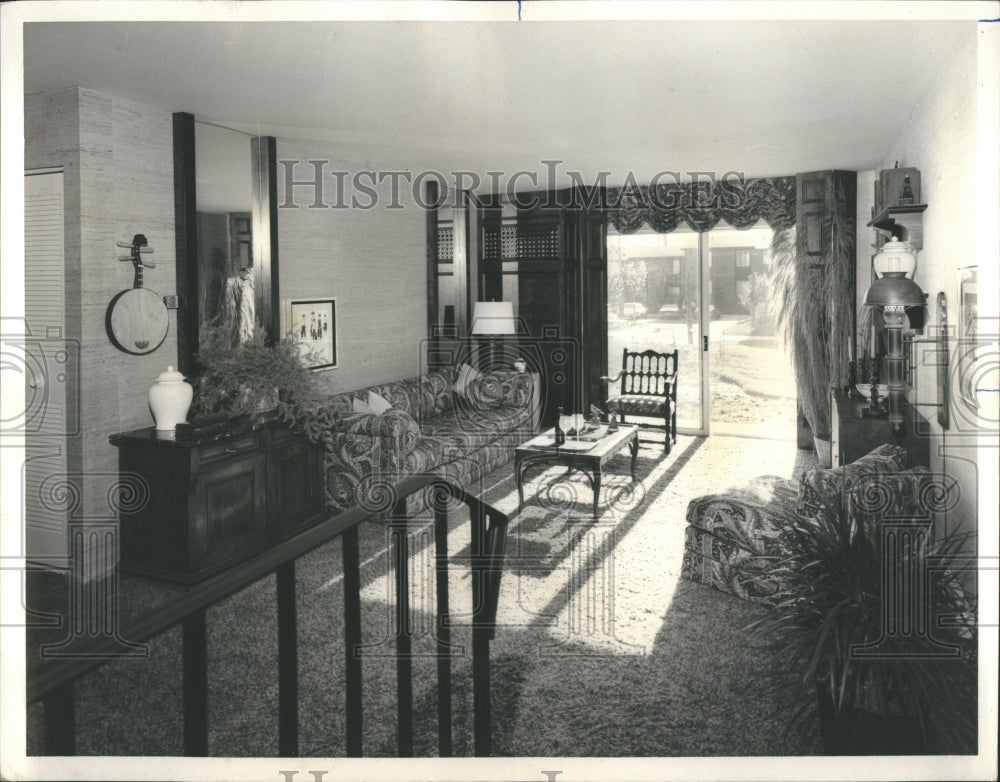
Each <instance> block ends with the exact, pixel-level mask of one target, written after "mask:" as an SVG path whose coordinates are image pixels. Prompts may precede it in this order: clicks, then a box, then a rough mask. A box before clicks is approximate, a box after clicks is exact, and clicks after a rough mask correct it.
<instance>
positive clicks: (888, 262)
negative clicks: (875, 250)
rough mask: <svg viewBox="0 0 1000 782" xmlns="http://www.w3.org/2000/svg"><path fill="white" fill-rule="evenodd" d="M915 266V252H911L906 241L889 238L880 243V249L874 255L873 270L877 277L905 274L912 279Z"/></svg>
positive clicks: (911, 249)
mask: <svg viewBox="0 0 1000 782" xmlns="http://www.w3.org/2000/svg"><path fill="white" fill-rule="evenodd" d="M916 268H917V254H916V253H915V252H913V248H912V247H910V245H909V243H908V242H903V241H900V240H899V239H895V238H894V239H891V240H890V241H888V242H886V243H885V244H883V245H882V250H881V251H880V252H879V254H878V255H876V256H875V272H876V274H878V276H879V277H882V276H884V275H886V274H888V275H889V276H890V277H900V276H906V277H909V278H910V279H911V280H912V279H913V272H914V271H915V270H916Z"/></svg>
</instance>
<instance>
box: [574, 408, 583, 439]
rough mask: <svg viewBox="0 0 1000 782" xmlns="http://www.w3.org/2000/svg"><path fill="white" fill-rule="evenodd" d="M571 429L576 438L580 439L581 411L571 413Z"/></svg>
mask: <svg viewBox="0 0 1000 782" xmlns="http://www.w3.org/2000/svg"><path fill="white" fill-rule="evenodd" d="M573 429H574V430H575V431H576V439H577V440H579V439H580V430H581V429H583V413H574V414H573Z"/></svg>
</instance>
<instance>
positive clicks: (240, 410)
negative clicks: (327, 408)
mask: <svg viewBox="0 0 1000 782" xmlns="http://www.w3.org/2000/svg"><path fill="white" fill-rule="evenodd" d="M198 362H199V364H200V365H201V374H200V376H199V377H198V379H197V380H196V381H195V394H194V402H193V404H192V413H193V414H194V416H195V417H216V416H217V417H226V418H232V419H242V420H244V421H246V422H248V423H249V424H250V425H252V426H257V425H260V424H262V423H264V422H266V421H268V420H282V421H285V422H286V423H290V424H302V423H303V419H305V418H306V417H308V416H309V415H310V413H311V412H314V411H316V410H318V409H319V408H321V406H322V403H323V400H324V398H325V397H326V396H327V392H326V391H325V390H324V388H323V386H322V384H321V382H320V380H319V379H318V378H317V376H316V375H315V374H314V373H313V372H312V371H311V370H309V369H308V368H307V367H306V366H305V364H304V363H303V360H302V357H301V354H300V350H299V345H298V343H297V342H296V341H295V340H294V339H292V338H291V337H285V338H284V339H281V340H278V341H275V342H273V343H272V342H270V341H269V340H268V337H267V334H266V332H265V331H264V330H263V329H260V328H257V329H256V330H255V331H254V332H253V335H252V336H251V337H250V339H248V340H246V341H244V342H237V343H235V344H234V342H233V339H232V336H231V334H230V333H229V331H228V330H227V329H224V328H212V327H209V328H205V329H203V330H202V334H201V344H200V348H199V351H198Z"/></svg>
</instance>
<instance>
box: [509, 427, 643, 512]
mask: <svg viewBox="0 0 1000 782" xmlns="http://www.w3.org/2000/svg"><path fill="white" fill-rule="evenodd" d="M590 437H591V439H587V436H584V437H583V438H581V439H580V440H576V439H573V438H569V437H567V438H566V443H565V445H563V446H561V447H556V445H555V430H553V429H549V430H548V431H547V432H543V433H542V434H540V435H538V437H535V438H533V439H531V440H529V441H528V442H526V443H524V444H522V445H519V446H517V448H515V449H514V481H515V483H516V484H517V512H518V513H520V512H521V509H522V508H523V507H524V476H525V473H527V471H528V469H529V468H531V467H533V466H534V465H536V464H561V465H564V466H566V467H567V468H569V469H571V470H579V471H580V472H582V473H583V474H584V475H585V476H586V478H587V480H588V481H589V482H590V486H591V488H592V489H593V490H594V517H595V518H596V517H597V505H598V501H599V500H600V496H601V471H602V470H603V468H604V465H605V464H607V462H608V460H609V459H610V458H611V457H612V456H614V455H615V454H616V453H618V452H619V451H621V450H622V448H624V447H625V446H626V445H627V446H628V447H629V451H630V452H631V454H632V467H631V473H632V480H633V481H634V480H635V458H636V456H637V455H638V453H639V427H638V426H635V425H629V426H620V427H619V428H618V431H616V432H608V431H607V428H606V427H602V428H601V429H599V430H597V431H596V432H594V433H593V435H590Z"/></svg>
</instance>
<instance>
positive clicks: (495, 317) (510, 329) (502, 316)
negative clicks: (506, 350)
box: [472, 301, 517, 367]
mask: <svg viewBox="0 0 1000 782" xmlns="http://www.w3.org/2000/svg"><path fill="white" fill-rule="evenodd" d="M516 334H517V320H515V318H514V305H513V303H511V302H509V301H477V302H474V303H473V305H472V336H474V337H477V338H479V339H482V340H484V341H485V342H486V343H487V356H488V357H487V360H486V365H487V366H490V367H495V366H496V365H497V363H498V361H499V358H498V356H497V351H498V349H499V348H500V347H501V346H502V345H503V338H504V337H505V336H514V335H516Z"/></svg>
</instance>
